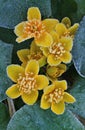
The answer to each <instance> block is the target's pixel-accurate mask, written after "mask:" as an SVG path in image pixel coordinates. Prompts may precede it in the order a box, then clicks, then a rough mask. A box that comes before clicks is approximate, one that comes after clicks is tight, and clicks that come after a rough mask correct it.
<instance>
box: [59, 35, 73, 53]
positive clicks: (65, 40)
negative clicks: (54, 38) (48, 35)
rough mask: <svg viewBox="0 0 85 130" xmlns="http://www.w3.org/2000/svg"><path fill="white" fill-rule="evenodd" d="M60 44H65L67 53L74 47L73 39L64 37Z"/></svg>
mask: <svg viewBox="0 0 85 130" xmlns="http://www.w3.org/2000/svg"><path fill="white" fill-rule="evenodd" d="M60 43H62V44H63V47H64V49H65V50H66V51H71V50H72V46H73V39H72V38H71V37H62V38H61V39H60Z"/></svg>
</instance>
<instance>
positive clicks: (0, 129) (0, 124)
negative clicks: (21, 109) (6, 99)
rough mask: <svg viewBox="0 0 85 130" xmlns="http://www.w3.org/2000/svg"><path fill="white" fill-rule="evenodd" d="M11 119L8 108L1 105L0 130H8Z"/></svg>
mask: <svg viewBox="0 0 85 130" xmlns="http://www.w3.org/2000/svg"><path fill="white" fill-rule="evenodd" d="M9 119H10V117H9V113H8V109H7V107H6V106H5V105H4V104H3V103H0V130H6V128H7V124H8V122H9Z"/></svg>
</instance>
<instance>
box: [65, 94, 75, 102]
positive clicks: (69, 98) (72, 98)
mask: <svg viewBox="0 0 85 130" xmlns="http://www.w3.org/2000/svg"><path fill="white" fill-rule="evenodd" d="M64 101H65V102H67V103H74V102H75V101H76V100H75V98H74V97H73V96H72V95H70V94H69V93H67V92H64Z"/></svg>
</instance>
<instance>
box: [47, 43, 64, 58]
mask: <svg viewBox="0 0 85 130" xmlns="http://www.w3.org/2000/svg"><path fill="white" fill-rule="evenodd" d="M49 52H50V54H53V55H55V58H56V59H59V58H60V57H61V56H62V55H63V54H64V53H65V49H64V47H63V45H62V43H58V44H56V43H53V44H52V45H51V46H50V48H49Z"/></svg>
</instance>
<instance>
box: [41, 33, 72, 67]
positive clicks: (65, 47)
mask: <svg viewBox="0 0 85 130" xmlns="http://www.w3.org/2000/svg"><path fill="white" fill-rule="evenodd" d="M53 39H54V42H53V43H52V44H51V46H50V47H42V48H41V49H42V51H43V54H44V55H45V56H46V57H47V62H48V64H49V65H50V66H57V65H59V64H60V63H61V62H64V63H70V62H71V59H72V55H71V53H70V51H71V49H72V46H73V40H72V38H70V37H62V38H60V39H59V38H58V37H56V35H54V34H53Z"/></svg>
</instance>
